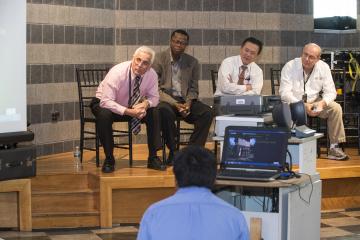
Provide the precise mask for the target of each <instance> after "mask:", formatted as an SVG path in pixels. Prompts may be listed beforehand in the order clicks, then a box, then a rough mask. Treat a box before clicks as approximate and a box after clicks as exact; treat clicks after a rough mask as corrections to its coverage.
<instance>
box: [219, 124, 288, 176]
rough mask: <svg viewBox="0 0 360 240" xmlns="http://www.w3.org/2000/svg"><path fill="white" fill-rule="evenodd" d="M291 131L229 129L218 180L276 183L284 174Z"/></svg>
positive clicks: (241, 127) (239, 127)
mask: <svg viewBox="0 0 360 240" xmlns="http://www.w3.org/2000/svg"><path fill="white" fill-rule="evenodd" d="M289 138H290V131H289V130H288V129H286V128H279V127H277V128H270V127H244V126H228V127H226V129H225V137H224V147H223V152H222V159H221V162H220V169H219V171H218V174H217V179H227V180H251V181H273V180H275V179H276V178H278V177H279V176H280V174H281V173H282V172H284V171H285V163H286V151H287V146H288V139H289Z"/></svg>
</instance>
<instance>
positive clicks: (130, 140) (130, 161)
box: [128, 121, 133, 167]
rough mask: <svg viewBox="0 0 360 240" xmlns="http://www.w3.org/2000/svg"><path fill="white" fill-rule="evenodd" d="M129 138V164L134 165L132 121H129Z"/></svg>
mask: <svg viewBox="0 0 360 240" xmlns="http://www.w3.org/2000/svg"><path fill="white" fill-rule="evenodd" d="M128 140H129V166H130V167H132V165H133V149H132V132H131V126H130V121H129V122H128Z"/></svg>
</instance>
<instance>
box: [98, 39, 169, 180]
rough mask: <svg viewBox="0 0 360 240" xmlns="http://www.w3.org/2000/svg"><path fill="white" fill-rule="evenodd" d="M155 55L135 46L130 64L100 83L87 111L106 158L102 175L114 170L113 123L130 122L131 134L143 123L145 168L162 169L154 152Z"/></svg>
mask: <svg viewBox="0 0 360 240" xmlns="http://www.w3.org/2000/svg"><path fill="white" fill-rule="evenodd" d="M154 57H155V52H154V51H153V50H152V49H151V48H149V47H146V46H142V47H139V48H138V49H137V50H136V51H135V53H134V56H133V58H132V60H131V61H126V62H123V63H120V64H117V65H116V66H114V67H113V68H111V69H110V71H109V73H108V74H107V75H106V76H105V79H104V80H103V81H102V82H101V83H100V85H99V87H98V89H97V91H96V97H95V98H93V100H92V103H91V109H92V112H93V114H94V115H95V117H96V126H97V129H98V133H99V138H100V142H101V144H102V145H103V148H104V152H105V156H106V159H105V161H104V164H103V166H102V171H103V172H104V173H109V172H113V171H114V166H115V159H114V155H113V151H114V139H113V128H112V124H113V122H114V121H117V120H118V121H121V120H125V121H131V129H132V132H133V133H134V134H137V133H139V131H140V121H143V122H145V123H146V131H147V144H148V150H149V157H148V165H147V166H148V168H152V169H157V170H162V169H163V166H162V163H161V161H160V159H159V157H157V155H156V152H157V150H158V149H161V146H162V145H161V136H160V124H159V112H158V109H157V108H156V106H157V105H158V103H159V92H158V78H157V74H156V72H155V71H154V70H153V69H152V68H151V64H152V62H153V60H154Z"/></svg>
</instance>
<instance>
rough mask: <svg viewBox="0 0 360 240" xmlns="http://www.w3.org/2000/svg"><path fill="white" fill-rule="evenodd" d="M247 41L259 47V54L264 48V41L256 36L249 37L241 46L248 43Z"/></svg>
mask: <svg viewBox="0 0 360 240" xmlns="http://www.w3.org/2000/svg"><path fill="white" fill-rule="evenodd" d="M247 42H251V43H253V44H255V45H257V46H258V47H259V51H258V55H259V54H260V53H261V50H262V48H263V43H262V41H260V40H259V39H257V38H254V37H248V38H246V39H245V40H244V41H243V42H242V43H241V47H243V46H244V45H245V43H247Z"/></svg>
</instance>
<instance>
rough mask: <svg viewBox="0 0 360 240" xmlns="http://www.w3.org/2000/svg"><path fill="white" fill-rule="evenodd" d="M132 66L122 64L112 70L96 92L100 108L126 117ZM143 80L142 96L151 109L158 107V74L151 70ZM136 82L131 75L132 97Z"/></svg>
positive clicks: (128, 63)
mask: <svg viewBox="0 0 360 240" xmlns="http://www.w3.org/2000/svg"><path fill="white" fill-rule="evenodd" d="M130 64H131V61H127V62H122V63H119V64H117V65H115V66H114V67H113V68H111V69H110V71H109V72H108V74H106V76H105V78H104V80H103V81H102V82H101V83H100V85H99V87H98V89H97V91H96V97H97V98H98V99H100V106H101V107H103V108H107V109H109V110H111V111H112V112H114V113H116V114H120V115H124V112H125V110H126V108H127V107H128V102H129V70H130ZM141 79H142V80H141V84H140V96H141V97H145V98H146V99H147V100H148V101H149V103H150V107H155V106H157V105H158V103H159V90H158V76H157V74H156V72H155V71H154V69H152V68H150V70H148V71H147V72H146V73H145V74H144V75H143V76H141ZM134 82H135V76H134V74H133V73H131V95H132V91H133V90H134ZM131 95H130V96H131Z"/></svg>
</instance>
